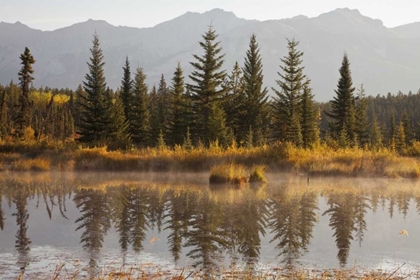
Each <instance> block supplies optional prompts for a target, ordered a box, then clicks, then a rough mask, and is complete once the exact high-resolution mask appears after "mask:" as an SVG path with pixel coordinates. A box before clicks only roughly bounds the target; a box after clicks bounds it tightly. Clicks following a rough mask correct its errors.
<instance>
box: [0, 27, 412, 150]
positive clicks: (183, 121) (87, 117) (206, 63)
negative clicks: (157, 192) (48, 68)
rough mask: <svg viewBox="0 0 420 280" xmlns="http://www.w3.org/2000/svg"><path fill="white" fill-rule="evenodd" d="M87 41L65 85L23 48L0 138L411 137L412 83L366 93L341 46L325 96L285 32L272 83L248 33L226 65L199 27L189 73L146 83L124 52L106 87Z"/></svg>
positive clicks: (330, 140)
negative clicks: (237, 59)
mask: <svg viewBox="0 0 420 280" xmlns="http://www.w3.org/2000/svg"><path fill="white" fill-rule="evenodd" d="M92 43H93V44H92V48H91V57H90V60H89V61H88V62H87V66H88V67H87V74H86V75H85V79H84V81H83V82H82V84H80V85H79V86H78V87H77V90H75V91H73V90H71V89H55V88H54V89H52V88H48V87H41V88H34V87H32V81H33V79H34V78H33V73H34V68H33V65H34V64H36V58H34V57H33V56H32V54H31V52H30V49H29V48H25V50H24V52H23V53H22V54H21V56H20V60H21V65H22V67H21V70H20V71H19V73H18V76H19V82H18V83H17V84H16V83H14V82H13V81H11V82H10V84H9V85H0V143H2V144H7V143H15V142H24V143H41V144H48V143H61V144H63V143H64V144H68V143H81V144H82V145H84V146H108V148H109V149H128V148H129V149H131V148H147V147H169V148H185V149H191V148H193V147H198V146H200V147H209V146H211V145H220V146H224V147H229V146H237V147H256V146H261V145H269V144H271V143H273V142H277V141H281V142H290V143H292V144H294V145H295V146H297V147H303V148H316V146H317V145H322V144H326V145H329V146H331V147H336V148H347V147H360V148H363V149H371V150H379V149H382V148H389V149H392V150H394V151H397V152H402V151H404V149H406V148H407V147H409V146H411V145H412V144H413V143H414V142H415V141H419V140H420V111H419V110H418V108H419V105H420V92H417V93H412V92H409V93H401V92H399V93H397V94H396V95H392V94H391V93H388V94H387V95H386V96H380V95H378V96H376V97H373V96H366V95H365V92H364V88H363V85H353V82H352V77H351V64H350V59H351V58H349V57H348V56H347V55H346V54H344V56H343V60H342V65H341V67H340V69H338V71H339V73H340V78H339V80H338V81H337V86H336V90H335V94H334V97H333V99H332V100H331V101H329V102H327V103H318V102H315V101H314V95H313V94H312V89H311V80H310V77H307V76H306V75H305V69H304V67H303V66H302V61H303V59H304V54H303V52H301V51H299V42H297V41H295V40H294V39H293V40H287V41H286V43H287V47H288V53H287V55H286V56H284V57H282V58H280V60H279V70H278V79H277V80H276V84H277V86H276V87H273V88H272V89H267V88H266V87H264V85H263V77H264V76H263V65H262V60H261V56H260V53H259V46H258V42H257V36H256V35H252V36H251V38H250V41H249V49H248V50H247V52H246V53H245V54H244V55H245V62H244V65H239V64H238V63H236V64H235V66H234V68H233V69H232V70H230V71H226V70H224V68H223V63H224V56H225V54H224V52H223V50H222V48H221V46H220V42H219V41H218V40H217V34H216V31H215V30H214V29H213V28H212V27H209V29H208V31H207V32H206V33H205V34H203V35H202V40H201V41H200V42H199V44H200V46H201V47H202V49H203V53H202V55H197V54H193V55H192V61H191V62H189V63H190V64H191V65H192V67H193V69H194V70H193V71H192V72H191V73H190V74H189V78H190V81H191V82H190V83H185V82H184V78H185V76H184V73H183V69H182V65H181V63H178V65H174V74H173V77H171V78H170V81H169V82H167V80H166V78H165V77H164V76H163V75H162V77H161V80H160V83H159V85H158V86H157V87H155V86H153V87H151V88H149V87H148V86H147V77H146V75H145V74H144V70H143V69H142V68H136V69H134V70H133V71H132V69H131V67H130V61H129V59H128V57H127V58H126V60H125V63H124V67H123V68H122V69H121V86H120V87H119V88H118V89H117V90H113V89H110V88H109V87H107V83H106V79H105V73H104V64H105V61H106V60H105V58H104V56H103V52H102V50H101V48H100V41H99V36H98V35H97V34H94V36H93V42H92ZM269 90H272V91H273V92H274V95H273V97H272V98H271V97H269V95H268V91H269Z"/></svg>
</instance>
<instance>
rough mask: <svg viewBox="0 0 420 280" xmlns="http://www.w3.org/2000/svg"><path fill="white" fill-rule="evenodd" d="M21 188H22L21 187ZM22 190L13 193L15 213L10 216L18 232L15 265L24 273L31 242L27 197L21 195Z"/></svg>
mask: <svg viewBox="0 0 420 280" xmlns="http://www.w3.org/2000/svg"><path fill="white" fill-rule="evenodd" d="M22 188H23V186H22ZM23 192H24V190H22V189H21V190H19V191H17V192H16V193H15V196H14V198H13V203H15V205H16V213H13V214H12V215H13V216H15V217H16V224H17V226H18V231H17V233H16V241H15V248H16V250H17V252H18V260H17V264H18V265H19V267H20V269H21V271H25V268H26V266H27V265H28V264H29V252H30V250H31V247H30V245H31V243H32V242H31V240H30V239H29V237H28V236H27V231H28V219H29V213H28V209H27V205H28V204H27V198H28V197H27V195H26V194H24V193H23Z"/></svg>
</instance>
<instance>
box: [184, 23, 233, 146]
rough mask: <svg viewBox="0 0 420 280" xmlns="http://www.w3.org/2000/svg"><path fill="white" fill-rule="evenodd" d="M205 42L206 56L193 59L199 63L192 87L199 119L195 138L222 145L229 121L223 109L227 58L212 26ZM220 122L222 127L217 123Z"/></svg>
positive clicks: (196, 65)
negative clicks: (224, 63)
mask: <svg viewBox="0 0 420 280" xmlns="http://www.w3.org/2000/svg"><path fill="white" fill-rule="evenodd" d="M202 37H203V41H201V42H200V43H199V44H200V46H201V47H202V48H203V50H204V54H203V55H202V56H199V55H196V54H195V55H193V56H194V58H195V60H196V61H195V62H190V64H191V65H192V67H193V68H194V71H193V72H192V73H191V75H190V76H189V77H190V79H191V80H192V84H189V85H188V87H189V89H190V90H191V98H192V102H193V107H194V108H193V110H194V115H195V119H196V125H195V126H194V133H193V134H194V136H195V138H196V139H201V141H204V143H206V144H207V145H208V144H209V143H210V142H211V141H214V140H216V139H218V140H220V141H222V139H221V138H223V137H224V135H223V134H219V133H223V131H225V129H223V128H224V127H225V123H224V121H225V118H224V117H223V116H221V114H223V113H224V112H220V111H223V110H222V109H221V105H222V97H223V96H224V91H225V89H224V88H222V87H221V85H222V83H223V81H224V79H225V77H226V73H225V71H224V70H221V68H222V66H223V62H224V60H223V57H224V54H221V51H222V48H221V47H220V42H216V39H217V35H216V31H214V30H213V28H212V27H211V26H210V27H209V29H208V31H207V32H206V33H205V34H204V35H203V36H202ZM217 122H219V123H217Z"/></svg>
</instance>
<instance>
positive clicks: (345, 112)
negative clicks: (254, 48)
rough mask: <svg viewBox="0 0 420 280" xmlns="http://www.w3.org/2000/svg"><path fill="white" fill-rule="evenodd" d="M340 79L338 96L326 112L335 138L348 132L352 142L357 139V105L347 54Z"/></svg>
mask: <svg viewBox="0 0 420 280" xmlns="http://www.w3.org/2000/svg"><path fill="white" fill-rule="evenodd" d="M339 71H340V79H339V80H338V85H337V89H336V90H335V93H336V96H334V100H332V101H330V105H331V111H330V112H325V114H326V115H327V116H328V117H329V118H330V119H331V121H330V123H329V127H330V130H331V135H332V136H333V137H334V138H335V139H339V138H340V135H341V132H342V131H345V132H346V133H347V138H348V140H349V141H350V143H353V142H354V140H355V108H354V107H355V106H354V94H353V92H354V90H355V88H354V87H353V82H352V78H351V72H350V62H349V60H348V58H347V54H344V57H343V61H342V64H341V68H340V70H339Z"/></svg>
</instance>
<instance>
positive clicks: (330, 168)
mask: <svg viewBox="0 0 420 280" xmlns="http://www.w3.org/2000/svg"><path fill="white" fill-rule="evenodd" d="M419 151H420V144H419V142H415V143H414V144H413V146H412V147H410V148H407V149H406V151H405V153H404V154H405V156H401V155H398V154H397V153H395V152H393V151H391V150H389V149H380V150H377V151H371V150H365V149H360V148H347V149H333V148H331V147H328V146H327V145H324V144H320V145H317V146H316V147H314V148H312V149H304V148H297V147H295V146H293V145H291V144H288V143H280V142H279V143H274V144H271V145H265V146H260V147H253V148H244V147H236V146H231V147H227V148H223V147H221V146H219V145H216V144H213V145H211V146H210V147H209V148H204V147H202V146H200V147H195V148H193V149H188V150H187V149H183V148H182V147H180V146H176V147H175V148H169V147H164V148H159V149H158V148H145V149H133V150H128V151H109V150H108V149H107V147H100V148H83V147H77V146H74V145H73V146H69V147H67V148H63V147H62V146H60V145H59V146H53V145H52V146H47V147H44V146H42V145H41V144H33V145H29V144H19V143H17V144H5V143H0V170H42V171H47V170H58V171H160V172H162V171H164V172H170V171H194V172H196V171H208V170H210V169H211V168H212V166H217V165H220V164H222V163H226V162H234V163H236V164H239V165H243V166H245V167H247V168H250V167H252V166H267V167H268V168H269V170H270V171H272V172H276V171H287V172H290V171H291V172H301V173H307V174H309V175H341V176H343V175H344V176H364V177H372V176H373V177H380V176H386V177H391V178H395V177H406V178H418V177H420V160H419V158H418V157H416V156H418V155H420V152H419ZM38 158H42V159H43V161H44V162H43V163H41V162H39V163H38V164H37V163H36V161H34V160H35V159H38ZM46 161H49V162H50V164H49V167H48V164H47V163H46ZM255 171H256V173H255V174H254V177H253V179H259V180H262V179H263V178H262V177H261V176H260V175H261V168H260V170H259V171H258V168H257V169H256V170H255ZM262 181H264V180H262Z"/></svg>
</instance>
